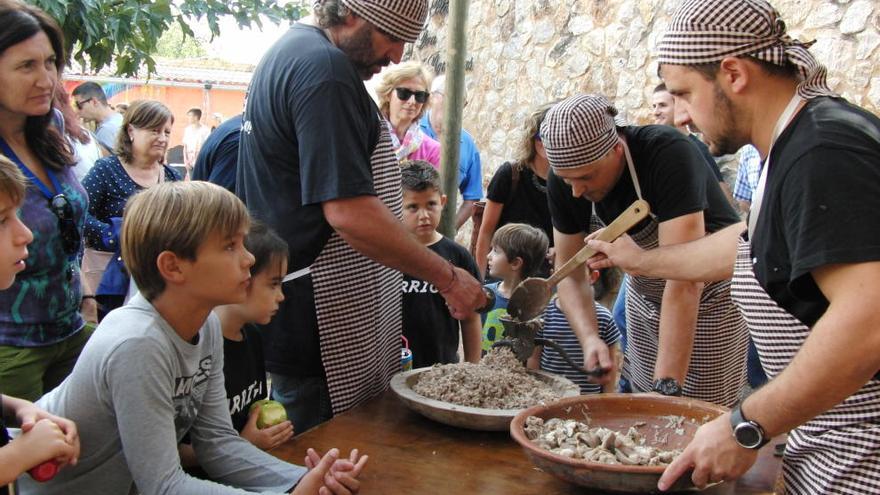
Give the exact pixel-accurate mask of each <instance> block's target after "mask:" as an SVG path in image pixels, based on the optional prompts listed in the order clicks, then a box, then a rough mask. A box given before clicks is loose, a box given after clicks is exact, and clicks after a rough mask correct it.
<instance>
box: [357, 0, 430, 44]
mask: <svg viewBox="0 0 880 495" xmlns="http://www.w3.org/2000/svg"><path fill="white" fill-rule="evenodd" d="M342 3H343V4H344V5H345V6H346V7H348V8H350V9H351V10H352V11H354V13H355V14H357V15H359V16H361V17H363V18H364V19H366V20H367V21H369V22H370V23H371V24H373V25H374V26H376V27H377V28H379V29H381V30H382V31H385V32H386V33H388V34H390V35H392V36H396V37H397V38H400V39H402V40H403V41H407V42H409V43H413V42H414V41H415V40H416V39H418V37H419V34H420V33H421V32H422V28H424V27H425V19H426V18H427V17H428V0H342Z"/></svg>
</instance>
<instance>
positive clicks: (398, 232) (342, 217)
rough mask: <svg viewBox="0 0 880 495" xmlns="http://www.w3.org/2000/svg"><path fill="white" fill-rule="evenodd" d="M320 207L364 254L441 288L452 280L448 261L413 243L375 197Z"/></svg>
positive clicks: (325, 204)
mask: <svg viewBox="0 0 880 495" xmlns="http://www.w3.org/2000/svg"><path fill="white" fill-rule="evenodd" d="M322 208H323V211H324V215H325V217H326V218H327V222H328V223H330V225H331V226H332V227H333V228H334V229H335V230H336V231H337V232H338V233H339V235H340V236H342V238H343V239H344V240H345V242H347V243H348V244H349V245H350V246H351V247H352V248H354V249H355V250H356V251H358V252H359V253H361V254H363V255H364V256H366V257H368V258H370V259H372V260H374V261H376V262H377V263H380V264H382V265H385V266H387V267H389V268H394V269H395V270H399V271H401V272H403V273H406V274H408V275H410V276H412V277H415V278H419V279H421V280H426V281H428V282H431V283H432V284H434V286H435V287H438V288H441V289H442V288H443V287H448V286H449V285H450V284H451V283H452V274H451V273H452V272H451V269H450V268H449V263H448V262H447V261H446V260H444V259H443V258H442V257H440V256H439V255H437V254H435V253H433V252H432V251H431V250H429V249H428V248H426V247H425V246H423V245H421V244H419V243H418V242H416V240H415V239H414V238H413V237H412V236H411V235H410V234H409V232H407V231H406V230H405V229H404V228H403V226H402V225H401V223H400V220H398V219H397V218H396V217H395V216H394V215H392V214H391V211H390V210H388V208H387V207H386V206H385V205H384V204H383V203H382V202H381V201H380V200H379V199H378V198H377V197H375V196H358V197H355V198H346V199H340V200H333V201H328V202H325V203H322ZM366 219H369V220H366Z"/></svg>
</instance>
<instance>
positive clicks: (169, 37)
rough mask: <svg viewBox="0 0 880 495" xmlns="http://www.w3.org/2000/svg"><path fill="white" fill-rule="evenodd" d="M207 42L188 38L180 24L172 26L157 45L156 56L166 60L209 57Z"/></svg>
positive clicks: (191, 37)
mask: <svg viewBox="0 0 880 495" xmlns="http://www.w3.org/2000/svg"><path fill="white" fill-rule="evenodd" d="M204 42H205V40H201V39H199V38H195V37H193V36H187V35H186V34H184V32H183V29H182V28H181V27H180V25H179V24H172V25H171V27H170V28H168V31H165V34H163V35H162V37H161V38H159V42H158V43H157V44H156V55H157V56H159V57H164V58H198V57H204V56H205V55H207V51H206V50H205V47H204Z"/></svg>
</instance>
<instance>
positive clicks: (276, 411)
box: [248, 399, 287, 430]
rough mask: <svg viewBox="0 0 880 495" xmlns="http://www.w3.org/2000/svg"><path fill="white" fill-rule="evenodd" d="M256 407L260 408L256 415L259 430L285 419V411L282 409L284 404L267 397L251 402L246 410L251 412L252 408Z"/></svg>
mask: <svg viewBox="0 0 880 495" xmlns="http://www.w3.org/2000/svg"><path fill="white" fill-rule="evenodd" d="M257 407H259V408H260V413H259V415H258V416H257V428H259V429H261V430H262V429H263V428H268V427H269V426H275V425H277V424H278V423H283V422H285V421H287V411H285V410H284V405H282V404H281V403H280V402H276V401H274V400H269V399H263V400H258V401H257V402H254V403H253V404H251V407H250V409H249V410H248V412H249V413H253V412H254V408H257Z"/></svg>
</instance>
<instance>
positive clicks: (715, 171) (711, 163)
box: [688, 134, 724, 182]
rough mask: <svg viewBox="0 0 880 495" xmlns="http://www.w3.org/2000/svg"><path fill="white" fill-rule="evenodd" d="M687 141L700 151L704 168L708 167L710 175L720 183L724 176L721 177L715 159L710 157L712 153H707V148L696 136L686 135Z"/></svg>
mask: <svg viewBox="0 0 880 495" xmlns="http://www.w3.org/2000/svg"><path fill="white" fill-rule="evenodd" d="M688 139H690V140H691V142H692V143H694V146H696V147H697V149H698V150H700V155H702V156H703V160H704V161H705V162H706V166H707V167H709V170H711V171H712V175H714V176H715V180H717V181H718V182H721V181H723V180H724V176H723V175H721V169H720V168H718V162H716V161H715V157H714V156H712V153H711V152H710V151H709V147H708V146H706V143H704V142H702V141H700V138H698V137H697V136H696V134H688Z"/></svg>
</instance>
